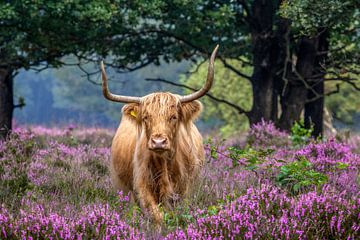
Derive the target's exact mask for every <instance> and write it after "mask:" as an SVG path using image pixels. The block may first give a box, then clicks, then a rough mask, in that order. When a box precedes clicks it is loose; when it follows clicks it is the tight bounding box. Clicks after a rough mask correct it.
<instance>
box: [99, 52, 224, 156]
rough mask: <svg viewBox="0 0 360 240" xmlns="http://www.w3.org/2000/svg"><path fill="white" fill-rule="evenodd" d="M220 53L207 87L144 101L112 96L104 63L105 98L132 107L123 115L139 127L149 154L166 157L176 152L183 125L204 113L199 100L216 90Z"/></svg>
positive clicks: (138, 98) (158, 96) (157, 94)
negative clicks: (215, 76)
mask: <svg viewBox="0 0 360 240" xmlns="http://www.w3.org/2000/svg"><path fill="white" fill-rule="evenodd" d="M217 49H218V46H216V48H215V49H214V51H213V52H212V54H211V57H210V63H209V68H208V76H207V81H206V83H205V85H204V86H203V87H202V88H201V89H200V90H198V91H196V92H194V93H192V94H189V95H186V96H179V95H175V94H172V93H167V92H156V93H152V94H149V95H147V96H144V97H132V96H122V95H114V94H112V93H110V92H109V89H108V86H107V78H106V74H105V69H104V65H103V63H101V71H102V80H103V93H104V96H105V98H107V99H109V100H111V101H115V102H123V103H128V104H126V105H125V106H124V107H123V110H122V111H123V114H124V115H126V116H127V117H129V118H130V119H131V120H132V121H134V122H135V123H136V124H137V125H138V126H139V129H140V134H141V136H142V137H146V140H147V146H148V149H149V150H151V151H154V152H156V153H163V152H166V151H169V150H170V149H174V145H175V144H176V133H177V132H178V128H179V126H180V124H184V125H186V124H187V123H188V122H190V121H193V120H194V119H195V118H197V116H198V115H199V113H200V112H201V109H202V105H201V103H200V102H199V101H197V100H196V99H198V98H200V97H202V96H204V95H205V94H206V93H207V92H208V91H209V90H210V88H211V86H212V83H213V79H214V60H215V55H216V52H217Z"/></svg>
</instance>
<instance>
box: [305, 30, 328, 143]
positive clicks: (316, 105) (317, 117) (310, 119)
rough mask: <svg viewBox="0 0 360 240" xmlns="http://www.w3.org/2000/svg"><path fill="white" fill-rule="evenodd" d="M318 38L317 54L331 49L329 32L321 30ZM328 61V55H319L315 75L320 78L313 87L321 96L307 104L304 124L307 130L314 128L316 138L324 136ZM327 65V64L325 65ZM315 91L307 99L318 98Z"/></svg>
mask: <svg viewBox="0 0 360 240" xmlns="http://www.w3.org/2000/svg"><path fill="white" fill-rule="evenodd" d="M319 32H320V33H321V34H319V36H318V44H317V45H318V46H317V52H320V53H324V52H326V51H328V49H329V41H328V33H327V31H323V29H319ZM326 59H327V55H326V54H318V55H317V57H316V58H315V69H314V71H313V74H315V75H317V76H319V77H318V78H317V79H314V80H313V81H312V82H311V86H312V88H313V90H314V92H316V93H317V94H319V95H321V97H320V98H317V99H316V100H315V101H311V102H309V103H307V104H305V116H304V118H305V119H304V122H305V127H306V128H311V125H313V127H314V131H313V132H312V135H313V136H314V137H319V136H321V135H322V134H323V128H324V127H323V125H324V119H323V115H324V76H325V73H324V69H323V67H322V65H323V64H324V63H325V61H326ZM324 65H325V64H324ZM314 92H313V91H309V93H308V96H307V99H308V100H311V99H314V98H315V97H316V95H315V94H314Z"/></svg>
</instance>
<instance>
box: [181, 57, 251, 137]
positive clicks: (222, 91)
mask: <svg viewBox="0 0 360 240" xmlns="http://www.w3.org/2000/svg"><path fill="white" fill-rule="evenodd" d="M229 64H231V65H232V66H234V67H235V68H237V69H239V70H240V71H241V72H243V73H245V74H248V75H250V74H251V72H252V68H251V67H249V66H244V65H243V64H242V63H241V62H240V61H236V60H229ZM215 65H216V66H215V68H216V77H215V80H214V85H213V87H212V88H211V90H210V94H211V95H213V96H215V97H217V98H219V99H226V100H227V101H229V102H231V103H234V104H235V105H238V106H240V107H242V108H244V109H246V110H249V109H250V108H251V104H252V103H251V99H252V90H251V85H250V83H249V81H248V80H246V79H244V78H241V77H239V76H238V75H237V74H235V73H234V72H232V71H231V70H230V69H228V68H226V67H225V66H224V65H223V64H222V62H221V61H216V63H215ZM207 67H208V66H207V63H205V64H202V65H201V66H200V67H199V68H198V69H196V68H197V67H196V66H194V67H193V68H192V69H193V71H195V72H194V73H193V74H191V75H190V76H189V77H186V76H183V78H182V79H181V80H180V81H181V82H183V83H184V84H185V85H188V86H191V87H193V88H200V87H201V86H202V84H203V83H204V81H205V79H206V76H207ZM201 102H202V103H203V104H204V109H205V111H204V113H203V117H204V118H205V120H206V121H209V120H212V121H213V122H215V125H217V126H216V127H219V128H220V132H221V133H222V135H223V136H229V135H232V134H235V133H236V132H239V131H244V130H246V129H248V127H249V124H248V120H247V118H246V116H244V115H240V114H239V113H238V112H237V111H236V110H235V109H234V108H232V107H230V106H228V105H226V104H224V103H219V102H216V101H214V100H211V99H210V98H208V97H204V98H202V99H201ZM214 120H215V121H214Z"/></svg>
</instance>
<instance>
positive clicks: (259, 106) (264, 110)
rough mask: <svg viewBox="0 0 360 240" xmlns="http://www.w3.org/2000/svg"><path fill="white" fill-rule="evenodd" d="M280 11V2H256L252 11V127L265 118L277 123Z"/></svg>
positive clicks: (250, 117)
mask: <svg viewBox="0 0 360 240" xmlns="http://www.w3.org/2000/svg"><path fill="white" fill-rule="evenodd" d="M277 8H278V3H276V2H275V1H265V0H255V1H254V2H253V4H252V8H251V11H252V16H251V25H252V27H251V28H252V32H251V38H252V48H253V50H252V52H253V57H254V60H253V63H254V72H253V75H252V77H251V83H252V88H253V106H252V109H251V111H250V114H249V115H248V116H249V120H250V124H254V123H257V122H260V121H261V120H262V119H264V120H268V121H269V120H271V121H273V122H275V121H276V116H277V93H276V91H274V71H275V70H274V69H275V68H276V64H277V60H278V58H279V51H278V43H277V42H276V41H275V39H276V38H275V34H274V32H273V23H274V16H275V13H276V10H277Z"/></svg>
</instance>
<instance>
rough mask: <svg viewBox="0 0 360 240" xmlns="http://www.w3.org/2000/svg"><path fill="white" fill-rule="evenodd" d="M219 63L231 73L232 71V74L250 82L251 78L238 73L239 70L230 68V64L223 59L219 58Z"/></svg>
mask: <svg viewBox="0 0 360 240" xmlns="http://www.w3.org/2000/svg"><path fill="white" fill-rule="evenodd" d="M220 60H221V62H222V63H223V64H224V67H226V68H228V69H230V70H231V71H233V72H234V73H236V74H237V75H239V76H240V77H243V78H245V79H247V80H249V81H251V77H250V76H248V75H246V74H244V73H242V72H240V71H239V70H237V69H236V68H235V67H234V66H232V65H231V64H229V63H228V62H227V61H226V60H225V59H224V58H222V57H220Z"/></svg>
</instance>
